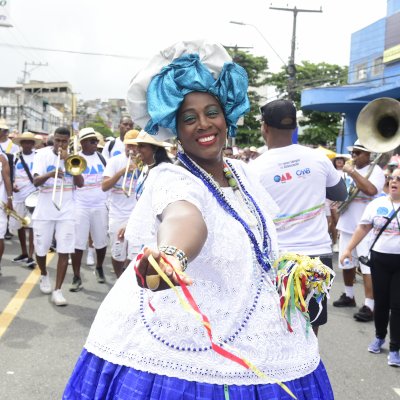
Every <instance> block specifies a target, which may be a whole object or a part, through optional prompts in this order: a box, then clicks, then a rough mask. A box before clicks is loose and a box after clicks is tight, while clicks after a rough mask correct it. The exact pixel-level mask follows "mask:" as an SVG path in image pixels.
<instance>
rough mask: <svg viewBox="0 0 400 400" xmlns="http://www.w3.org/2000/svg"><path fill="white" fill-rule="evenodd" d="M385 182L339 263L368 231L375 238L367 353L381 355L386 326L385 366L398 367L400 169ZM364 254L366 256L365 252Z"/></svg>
mask: <svg viewBox="0 0 400 400" xmlns="http://www.w3.org/2000/svg"><path fill="white" fill-rule="evenodd" d="M388 181H389V190H388V194H387V195H385V196H380V197H378V198H376V199H374V200H372V201H371V202H370V203H369V204H368V205H367V207H366V208H365V210H364V213H363V215H362V217H361V220H360V222H359V224H358V226H357V228H356V230H355V232H354V233H353V236H352V237H351V239H350V241H349V243H348V245H347V248H346V249H345V250H344V251H343V252H342V254H341V257H340V262H341V263H342V264H343V263H344V260H345V259H346V258H348V259H349V260H350V261H352V257H353V254H352V252H353V250H354V248H356V247H357V245H358V244H359V243H360V242H361V241H362V240H363V239H364V238H365V237H366V236H367V235H368V233H369V232H370V231H372V232H373V236H374V237H375V238H376V239H377V240H376V242H373V247H372V248H371V251H370V259H371V263H372V266H371V275H372V283H373V289H374V299H375V311H374V323H375V339H374V340H373V341H372V342H371V343H370V345H369V346H368V351H369V352H370V353H375V354H378V353H380V352H381V348H382V346H383V345H384V343H385V338H386V335H387V333H388V332H387V331H388V329H387V328H388V325H389V327H390V344H389V355H388V364H389V365H390V366H393V367H400V353H399V350H400V290H399V287H400V216H399V208H400V169H395V170H394V171H393V172H392V174H391V175H389V179H388ZM396 212H397V214H396ZM383 228H384V229H383ZM382 229H383V230H382ZM381 231H382V233H381V234H380V232H381ZM378 234H380V236H379V237H378V236H377V235H378ZM375 238H374V240H375ZM371 246H372V244H371ZM363 255H364V256H367V254H366V253H365V254H363Z"/></svg>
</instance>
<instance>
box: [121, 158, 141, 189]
mask: <svg viewBox="0 0 400 400" xmlns="http://www.w3.org/2000/svg"><path fill="white" fill-rule="evenodd" d="M133 157H134V156H133V151H132V150H129V154H128V161H127V162H126V167H125V173H124V177H123V179H122V191H123V192H124V194H125V196H126V197H131V195H132V188H133V181H134V175H135V173H136V171H141V170H142V168H143V162H142V159H141V158H140V155H139V154H138V155H136V157H135V165H136V169H135V170H134V171H133V172H132V177H131V180H130V182H129V185H127V184H126V181H127V179H128V174H129V167H130V166H131V164H132V161H133Z"/></svg>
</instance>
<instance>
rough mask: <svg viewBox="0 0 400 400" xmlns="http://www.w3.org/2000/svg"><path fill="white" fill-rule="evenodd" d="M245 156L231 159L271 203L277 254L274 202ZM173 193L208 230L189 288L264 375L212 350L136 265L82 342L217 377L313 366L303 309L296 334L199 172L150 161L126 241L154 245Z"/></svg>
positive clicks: (299, 371)
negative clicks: (146, 283)
mask: <svg viewBox="0 0 400 400" xmlns="http://www.w3.org/2000/svg"><path fill="white" fill-rule="evenodd" d="M241 164H242V163H241V162H236V163H235V164H234V165H235V168H236V170H237V171H238V173H240V176H241V180H242V182H243V183H244V185H245V187H246V188H247V190H248V191H249V192H250V194H251V195H252V196H253V198H255V199H256V202H257V203H258V205H259V207H260V208H261V209H262V210H264V211H266V210H268V212H266V213H265V217H266V220H267V226H268V230H269V234H270V237H271V241H272V245H273V249H272V252H273V255H274V254H277V248H276V243H277V241H276V234H275V229H274V226H273V223H272V220H271V218H270V216H269V215H268V213H270V212H273V211H274V210H275V211H276V208H275V204H274V203H273V200H272V199H271V198H270V196H269V195H268V194H267V193H266V192H264V191H263V190H262V189H261V188H260V187H258V186H257V184H254V183H253V184H252V183H251V182H250V180H251V177H248V176H246V172H245V169H244V168H245V164H243V166H242V165H241ZM223 190H224V194H225V196H226V197H227V198H228V199H229V202H231V204H232V205H233V206H234V207H235V209H236V210H237V211H238V213H239V214H240V215H241V217H242V218H244V219H245V220H246V221H247V222H248V223H250V224H251V225H252V230H253V233H254V234H255V235H256V237H257V239H258V240H259V241H260V240H261V239H260V235H259V233H258V230H257V227H256V226H254V225H255V224H254V217H253V216H252V215H249V213H248V212H247V211H246V207H245V206H244V204H241V203H242V202H241V201H240V200H239V199H238V197H237V196H236V195H235V194H234V193H233V190H232V189H230V188H226V189H223ZM179 200H185V201H189V202H191V203H192V204H194V205H195V206H196V207H197V208H198V209H199V210H200V212H201V214H202V215H203V217H204V221H205V223H206V225H207V229H208V236H207V240H206V243H205V245H204V247H203V249H202V251H201V253H200V254H199V255H198V256H197V258H196V259H195V260H193V261H191V262H190V263H189V265H188V268H187V270H186V273H187V274H188V275H190V276H191V277H192V278H193V281H194V283H193V285H191V286H190V287H189V290H190V292H191V294H192V295H193V297H194V299H195V301H196V302H197V304H198V306H199V308H200V310H201V311H202V312H203V313H204V314H205V315H207V316H208V318H209V320H210V323H211V328H212V331H213V338H214V341H215V342H216V343H217V344H219V345H221V346H222V347H224V346H225V348H227V349H229V350H231V351H232V352H233V353H234V354H236V355H238V356H240V357H243V358H245V359H246V360H248V361H250V362H251V363H252V364H254V365H255V366H256V367H257V368H258V369H259V370H261V371H262V372H263V373H264V374H265V375H266V376H267V377H266V378H260V377H258V376H257V375H255V374H254V373H253V372H252V371H250V370H247V369H245V368H244V367H243V366H241V365H239V364H237V363H235V362H233V361H230V360H228V359H227V358H224V357H222V356H221V355H219V354H217V353H216V352H214V351H213V350H211V343H210V340H209V337H208V335H207V332H206V330H205V328H204V327H203V326H202V324H201V322H200V321H199V320H198V319H197V318H196V317H194V316H193V315H192V314H190V313H188V312H187V311H185V310H184V308H183V307H182V306H181V305H180V303H179V300H178V298H177V296H176V294H175V293H174V292H173V291H172V290H165V291H160V292H154V293H153V292H151V291H149V290H145V289H141V288H139V287H138V285H137V283H136V276H135V272H134V269H133V265H132V264H131V265H130V266H129V267H128V269H127V270H126V271H125V272H124V274H123V275H122V276H121V277H120V278H119V280H118V281H117V283H116V284H115V286H114V287H113V288H112V290H111V291H110V293H109V294H108V296H107V297H106V299H105V300H104V302H103V303H102V305H101V307H100V309H99V311H98V313H97V316H96V318H95V321H94V323H93V325H92V328H91V331H90V333H89V337H88V339H87V342H86V345H85V347H86V349H87V350H88V351H89V352H91V353H94V354H96V355H97V356H99V357H101V358H103V359H105V360H108V361H110V362H113V363H116V364H120V365H126V366H129V367H133V368H135V369H138V370H142V371H147V372H151V373H156V374H160V375H167V376H171V377H177V378H181V379H186V380H190V381H199V382H207V383H216V384H236V385H249V384H259V383H272V382H274V379H277V380H279V381H289V380H293V379H296V378H299V377H302V376H304V375H307V374H309V373H311V372H312V371H313V370H314V369H315V368H316V367H317V365H318V363H319V360H320V358H319V353H318V344H317V340H316V338H315V336H314V334H313V333H312V332H311V331H310V332H309V334H308V336H307V335H306V333H305V321H304V320H303V317H302V316H301V315H300V314H297V315H294V316H293V320H292V321H291V322H292V328H293V332H289V331H288V329H287V326H286V323H285V322H284V321H283V320H282V318H281V316H280V307H279V298H278V295H277V292H276V290H275V287H274V285H273V284H272V283H271V280H270V279H269V277H268V276H267V274H265V273H264V272H263V270H262V269H261V268H260V267H259V265H258V263H257V261H256V259H255V255H254V252H253V251H252V244H251V242H250V240H249V239H248V236H247V234H246V232H245V230H244V229H243V227H242V225H241V224H240V223H239V222H237V221H236V220H235V219H234V218H233V217H231V216H230V215H228V214H227V212H226V211H224V210H223V209H222V207H221V206H220V205H219V204H218V203H217V201H216V199H215V198H214V197H213V195H212V194H211V193H210V192H209V190H208V189H207V188H206V186H205V185H204V184H203V183H202V182H201V181H200V180H199V179H198V178H197V177H195V176H193V175H192V174H191V173H189V172H188V171H186V170H185V169H184V168H182V167H179V166H176V165H171V164H163V165H162V166H160V167H156V168H154V169H153V170H152V171H151V173H150V175H149V178H148V180H147V183H146V188H145V190H144V192H143V194H142V196H141V197H140V199H139V201H138V203H137V205H136V207H135V209H134V211H133V213H132V214H131V217H130V219H129V223H128V228H127V230H126V237H127V238H128V240H129V241H130V243H132V244H134V245H137V246H139V245H147V246H149V245H150V246H152V245H155V243H156V231H157V226H158V225H159V219H158V218H157V216H159V215H160V214H161V213H162V211H163V210H164V208H165V207H166V206H167V205H168V204H170V203H172V202H175V201H179ZM187 223H188V224H190V221H187ZM179 290H180V289H179ZM149 300H151V304H152V306H153V307H154V310H152V308H151V307H150V306H149ZM228 346H229V348H228Z"/></svg>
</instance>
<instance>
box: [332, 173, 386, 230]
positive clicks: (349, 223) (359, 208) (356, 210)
mask: <svg viewBox="0 0 400 400" xmlns="http://www.w3.org/2000/svg"><path fill="white" fill-rule="evenodd" d="M368 170H369V165H367V166H365V167H364V168H361V169H358V168H356V171H357V172H358V173H359V174H360V175H362V176H365V175H367V173H368ZM368 180H369V181H370V182H371V183H372V184H373V185H374V186H375V187H376V189H377V191H378V194H377V195H376V196H368V195H366V194H365V193H363V192H362V191H361V190H360V191H359V192H358V194H357V196H356V197H355V198H354V200H353V201H352V202H351V203H350V205H349V206H348V208H347V210H346V211H344V212H343V213H342V214H341V215H340V217H339V221H338V223H337V226H336V229H338V230H339V231H342V232H346V233H351V234H352V233H353V232H354V230H355V229H356V227H357V225H358V224H359V222H360V219H361V216H362V214H363V212H364V210H365V207H366V206H367V205H368V203H370V202H371V201H372V200H373V199H375V198H377V197H378V196H379V193H381V192H382V190H383V185H384V184H385V174H384V173H383V171H382V169H381V168H380V167H379V166H378V165H375V167H374V169H373V170H372V173H371V175H370V177H369V178H368ZM345 181H346V186H347V188H350V186H351V185H354V181H353V179H352V178H351V177H350V176H349V175H348V174H346V176H345Z"/></svg>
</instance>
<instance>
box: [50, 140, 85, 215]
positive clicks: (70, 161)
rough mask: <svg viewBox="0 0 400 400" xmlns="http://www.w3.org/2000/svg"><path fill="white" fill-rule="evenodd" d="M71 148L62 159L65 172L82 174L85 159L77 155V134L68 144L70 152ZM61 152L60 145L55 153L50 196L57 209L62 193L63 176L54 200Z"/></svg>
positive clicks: (74, 174)
mask: <svg viewBox="0 0 400 400" xmlns="http://www.w3.org/2000/svg"><path fill="white" fill-rule="evenodd" d="M71 148H72V154H71V155H69V156H68V157H67V158H66V159H65V160H64V168H65V172H66V173H68V174H70V175H72V176H77V175H80V174H82V172H83V171H84V170H85V169H86V167H87V163H86V160H85V159H84V158H83V157H82V156H80V155H78V136H76V135H75V136H74V137H73V138H71V141H70V144H69V146H68V150H69V152H71ZM61 152H62V148H61V147H60V148H59V149H58V154H57V161H56V172H55V175H54V184H53V194H52V197H51V200H52V202H53V204H54V205H55V207H56V208H57V210H60V209H61V206H62V200H63V193H64V177H62V178H61V183H60V186H59V192H60V195H59V199H58V202H57V201H56V192H57V187H58V175H59V169H60V163H61Z"/></svg>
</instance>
